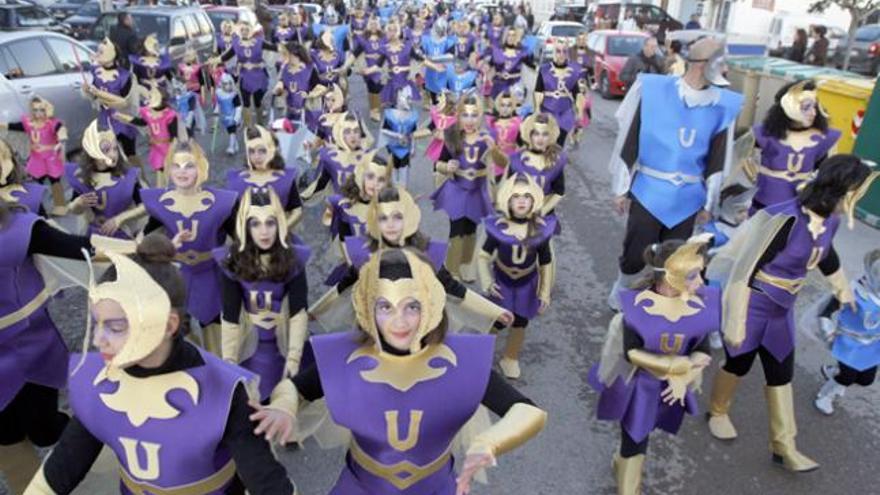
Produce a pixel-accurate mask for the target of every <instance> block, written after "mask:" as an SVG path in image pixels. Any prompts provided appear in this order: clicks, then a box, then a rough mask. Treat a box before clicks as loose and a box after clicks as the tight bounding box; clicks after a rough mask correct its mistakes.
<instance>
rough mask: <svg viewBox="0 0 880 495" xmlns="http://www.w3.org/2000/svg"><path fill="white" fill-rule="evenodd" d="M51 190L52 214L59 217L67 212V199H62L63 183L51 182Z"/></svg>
mask: <svg viewBox="0 0 880 495" xmlns="http://www.w3.org/2000/svg"><path fill="white" fill-rule="evenodd" d="M51 191H52V216H55V217H60V216H62V215H64V214H65V213H67V201H65V200H64V185H63V184H62V183H61V182H60V181H59V182H53V183H52V186H51Z"/></svg>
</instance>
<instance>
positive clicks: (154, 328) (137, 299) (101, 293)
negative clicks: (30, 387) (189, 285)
mask: <svg viewBox="0 0 880 495" xmlns="http://www.w3.org/2000/svg"><path fill="white" fill-rule="evenodd" d="M104 254H106V256H107V257H108V258H109V259H110V262H111V263H112V264H113V266H114V267H115V268H116V280H114V281H112V282H103V283H101V284H96V283H95V278H94V272H91V271H90V272H91V273H90V279H89V302H90V304H93V305H94V304H97V303H98V302H99V301H102V300H108V299H109V300H111V301H115V302H117V303H119V305H120V306H121V307H122V311H123V312H124V313H125V317H126V319H127V320H128V328H129V330H128V340H126V342H125V345H124V346H123V347H122V349H121V350H120V351H119V352H118V353H117V354H116V355H115V356H113V359H112V360H111V361H110V362H109V363H108V366H109V367H111V368H117V369H120V368H125V367H127V366H131V365H133V364H135V363H137V362H138V361H140V360H142V359H144V358H145V357H147V356H148V355H150V353H152V352H153V351H154V350H156V348H157V347H159V344H161V343H162V339H163V338H164V337H165V329H166V328H167V326H168V316H169V315H170V314H171V300H170V299H169V297H168V293H167V292H165V289H163V288H162V286H161V285H159V284H158V283H156V281H155V280H153V277H151V276H150V274H149V273H147V271H146V270H144V269H143V268H142V267H141V266H140V265H138V264H137V263H136V262H135V261H134V260H132V259H131V258H129V257H128V256H125V255H122V254H117V253H113V252H106V253H104ZM97 323H98V325H100V324H101V323H102V322H97Z"/></svg>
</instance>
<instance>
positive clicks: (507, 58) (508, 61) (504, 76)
mask: <svg viewBox="0 0 880 495" xmlns="http://www.w3.org/2000/svg"><path fill="white" fill-rule="evenodd" d="M511 51H514V50H511ZM489 55H490V60H489V63H490V64H491V65H492V67H493V68H494V69H495V77H493V78H492V94H491V96H492V98H495V97H496V96H498V95H500V94H501V93H502V92H504V91H505V90H508V89H510V87H511V86H513V85H514V84H516V83H518V82H519V81H520V80H521V79H522V66H523V63H524V62H525V61H526V60H527V59H528V58H529V53H528V52H527V51H526V50H525V49H522V48H517V49H515V51H514V53H508V50H506V49H504V48H502V47H499V46H494V47H493V48H491V49H490V52H489Z"/></svg>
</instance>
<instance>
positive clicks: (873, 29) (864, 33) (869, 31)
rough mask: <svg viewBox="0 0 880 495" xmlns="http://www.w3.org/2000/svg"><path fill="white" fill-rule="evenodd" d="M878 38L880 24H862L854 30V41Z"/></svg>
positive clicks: (879, 35) (879, 36)
mask: <svg viewBox="0 0 880 495" xmlns="http://www.w3.org/2000/svg"><path fill="white" fill-rule="evenodd" d="M878 38H880V26H863V27H860V28H859V29H858V30H857V31H856V41H874V40H876V39H878Z"/></svg>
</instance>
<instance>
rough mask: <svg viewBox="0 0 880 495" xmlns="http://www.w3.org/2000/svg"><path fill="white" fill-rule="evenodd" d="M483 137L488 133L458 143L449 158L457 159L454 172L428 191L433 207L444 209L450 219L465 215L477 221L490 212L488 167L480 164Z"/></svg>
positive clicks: (487, 149)
mask: <svg viewBox="0 0 880 495" xmlns="http://www.w3.org/2000/svg"><path fill="white" fill-rule="evenodd" d="M483 136H488V135H487V134H485V133H483V134H482V135H481V136H480V138H479V139H478V140H477V142H476V143H474V144H468V143H466V142H463V143H462V152H461V154H460V155H458V156H456V157H453V158H454V159H456V160H458V171H457V172H456V173H455V175H453V176H452V177H449V178H447V179H446V180H445V181H444V182H443V184H441V185H440V187H439V188H438V189H437V190H436V191H434V193H433V194H431V199H433V200H434V209H435V210H443V211H445V212H446V214H447V215H449V219H450V220H458V219H461V218H467V219H469V220H470V221H472V222H474V223H480V222H481V221H483V218H485V217H486V216H488V215H490V214H491V213H492V211H493V208H492V199H491V198H490V197H489V182H488V180H487V177H488V174H489V173H490V172H489V167H488V166H487V165H486V164H485V163H483V155H485V154H486V152H487V151H489V144H488V143H487V142H486V140H484V139H482V138H483Z"/></svg>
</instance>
